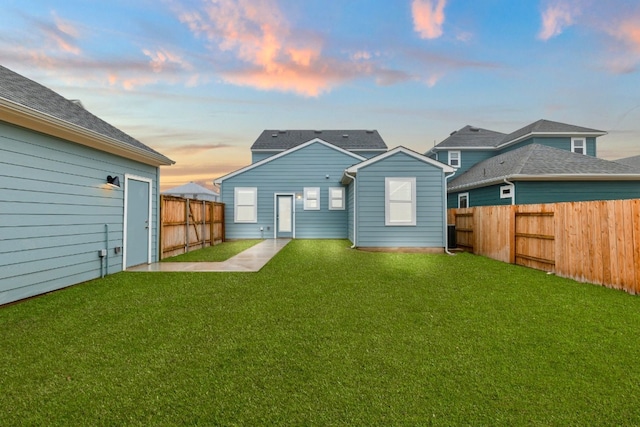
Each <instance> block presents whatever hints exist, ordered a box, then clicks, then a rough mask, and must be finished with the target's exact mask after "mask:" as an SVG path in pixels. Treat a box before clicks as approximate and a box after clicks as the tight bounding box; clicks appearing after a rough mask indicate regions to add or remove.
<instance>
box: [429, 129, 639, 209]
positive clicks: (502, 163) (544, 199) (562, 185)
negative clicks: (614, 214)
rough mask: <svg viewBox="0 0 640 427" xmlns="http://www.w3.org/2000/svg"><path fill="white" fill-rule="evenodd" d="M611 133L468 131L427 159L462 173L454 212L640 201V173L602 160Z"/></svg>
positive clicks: (452, 185)
mask: <svg viewBox="0 0 640 427" xmlns="http://www.w3.org/2000/svg"><path fill="white" fill-rule="evenodd" d="M605 134H606V132H603V131H599V130H596V129H591V128H585V127H581V126H575V125H570V124H565V123H559V122H553V121H549V120H538V121H536V122H534V123H531V124H529V125H527V126H525V127H523V128H521V129H518V130H516V131H515V132H512V133H510V134H504V133H500V132H495V131H491V130H487V129H482V128H478V127H472V126H465V127H463V128H462V129H460V130H458V131H455V132H453V133H451V135H450V136H449V137H448V138H446V139H445V140H444V141H442V142H441V143H440V144H438V145H436V146H435V147H434V148H432V149H431V150H429V151H428V152H427V153H426V155H427V156H429V157H431V158H434V159H439V160H440V161H443V162H446V163H448V164H449V165H451V166H452V167H454V168H455V169H456V173H455V176H453V177H452V179H450V180H449V184H448V190H447V192H448V206H449V207H471V206H487V205H505V204H530V203H553V202H569V201H589V200H612V199H629V198H638V197H640V173H639V171H638V170H637V169H634V168H633V167H631V166H628V165H624V164H620V163H616V162H612V161H608V160H604V159H600V158H597V157H596V153H597V145H596V138H597V137H599V136H602V135H605Z"/></svg>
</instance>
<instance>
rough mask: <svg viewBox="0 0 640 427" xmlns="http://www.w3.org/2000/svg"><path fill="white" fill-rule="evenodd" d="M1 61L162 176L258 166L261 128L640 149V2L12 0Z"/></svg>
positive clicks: (425, 145)
mask: <svg viewBox="0 0 640 427" xmlns="http://www.w3.org/2000/svg"><path fill="white" fill-rule="evenodd" d="M0 58H1V59H0V63H2V65H4V66H6V67H8V68H10V69H12V70H14V71H16V72H18V73H20V74H22V75H24V76H26V77H29V78H31V79H33V80H35V81H37V82H39V83H42V84H44V85H45V86H48V87H50V88H51V89H53V90H55V91H57V92H59V93H60V94H62V95H63V96H65V97H67V98H70V99H80V100H81V101H82V102H83V104H84V106H85V107H86V108H87V109H88V110H90V111H91V112H93V113H94V114H96V115H97V116H99V117H100V118H102V119H104V120H106V121H107V122H109V123H111V124H113V125H114V126H116V127H118V128H120V129H122V130H123V131H125V132H127V133H129V134H130V135H131V136H133V137H135V138H136V139H138V140H140V141H142V142H144V143H145V144H147V145H149V146H151V147H153V148H154V149H156V150H158V151H160V152H162V153H163V154H165V155H166V156H168V157H170V158H172V159H173V160H175V161H176V162H177V164H175V165H173V166H171V167H164V168H163V170H162V186H163V187H164V188H167V187H171V186H175V185H181V184H183V183H186V182H189V181H204V182H206V183H207V184H209V185H210V184H211V181H212V180H213V179H214V178H216V177H218V176H221V175H224V174H225V173H228V172H230V171H232V170H235V169H238V168H240V167H242V166H244V165H246V164H248V163H250V152H249V147H250V145H251V144H252V143H253V141H254V140H255V138H256V137H257V136H258V135H259V134H260V132H261V131H262V130H263V129H377V130H378V131H379V132H380V134H381V135H382V137H383V138H384V139H385V141H386V142H387V145H389V146H390V147H394V146H397V145H404V146H406V147H408V148H411V149H414V150H416V151H420V152H424V151H426V150H428V149H429V148H430V147H431V146H433V144H434V142H435V141H437V142H439V141H441V140H443V139H444V138H446V137H447V136H448V135H449V133H450V132H451V131H453V130H455V129H459V128H461V127H463V126H465V125H467V124H470V125H474V126H480V127H484V128H488V129H492V130H496V131H501V132H512V131H514V130H516V129H518V128H520V127H522V126H525V125H527V124H529V123H531V122H533V121H536V120H538V119H541V118H544V119H548V120H554V121H560V122H565V123H571V124H575V125H580V126H586V127H591V128H596V129H600V130H605V131H607V132H609V134H608V135H607V136H605V137H602V138H599V147H598V151H599V152H598V155H599V156H600V157H604V158H609V159H615V158H619V157H626V156H631V155H637V154H640V2H639V1H637V0H607V1H603V0H600V1H596V0H530V1H527V0H523V1H513V0H108V1H107V0H105V1H98V0H57V1H54V0H50V1H47V0H29V1H25V0H3V2H2V5H1V6H0Z"/></svg>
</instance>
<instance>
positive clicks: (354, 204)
mask: <svg viewBox="0 0 640 427" xmlns="http://www.w3.org/2000/svg"><path fill="white" fill-rule="evenodd" d="M344 174H345V175H346V176H348V177H349V178H351V179H352V180H353V245H351V249H355V247H356V243H357V241H358V238H357V237H356V236H357V232H356V230H357V227H356V219H357V216H356V206H357V203H356V195H357V194H358V193H357V192H356V176H355V175H349V172H347V171H344Z"/></svg>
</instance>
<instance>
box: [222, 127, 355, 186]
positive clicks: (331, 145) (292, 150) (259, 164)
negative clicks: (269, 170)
mask: <svg viewBox="0 0 640 427" xmlns="http://www.w3.org/2000/svg"><path fill="white" fill-rule="evenodd" d="M312 144H322V145H324V146H327V147H329V148H331V149H332V150H336V151H339V152H341V153H343V154H346V155H348V156H351V157H353V158H354V159H355V160H357V161H362V160H366V159H365V158H364V157H362V156H360V155H358V154H355V153H352V152H350V151H347V150H345V149H343V148H340V147H337V146H335V145H333V144H331V143H329V142H327V141H323V140H322V139H319V138H315V139H312V140H311V141H307V142H305V143H304V144H300V145H298V146H295V147H293V148H290V149H288V150H286V151H283V152H281V153H278V154H274V155H273V156H269V157H267V158H266V159H262V160H260V161H259V162H255V163H252V164H250V165H248V166H245V167H243V168H240V169H238V170H236V171H233V172H231V173H228V174H226V175H224V176H221V177H219V178H216V179H214V180H213V183H214V184H221V183H222V181H224V180H226V179H229V178H231V177H234V176H236V175H239V174H241V173H243V172H246V171H248V170H251V169H254V168H257V167H260V166H262V165H264V164H267V163H269V162H272V161H274V160H276V159H279V158H280V157H284V156H286V155H288V154H291V153H293V152H296V151H298V150H302V149H303V148H306V147H308V146H310V145H312Z"/></svg>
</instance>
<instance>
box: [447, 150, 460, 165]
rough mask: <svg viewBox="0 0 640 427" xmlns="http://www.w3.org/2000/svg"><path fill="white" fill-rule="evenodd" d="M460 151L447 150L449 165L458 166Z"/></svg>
mask: <svg viewBox="0 0 640 427" xmlns="http://www.w3.org/2000/svg"><path fill="white" fill-rule="evenodd" d="M460 164H461V162H460V152H459V151H449V166H451V167H453V168H459V167H460Z"/></svg>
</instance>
